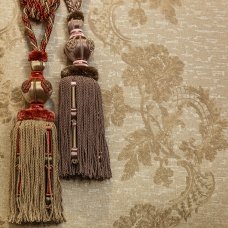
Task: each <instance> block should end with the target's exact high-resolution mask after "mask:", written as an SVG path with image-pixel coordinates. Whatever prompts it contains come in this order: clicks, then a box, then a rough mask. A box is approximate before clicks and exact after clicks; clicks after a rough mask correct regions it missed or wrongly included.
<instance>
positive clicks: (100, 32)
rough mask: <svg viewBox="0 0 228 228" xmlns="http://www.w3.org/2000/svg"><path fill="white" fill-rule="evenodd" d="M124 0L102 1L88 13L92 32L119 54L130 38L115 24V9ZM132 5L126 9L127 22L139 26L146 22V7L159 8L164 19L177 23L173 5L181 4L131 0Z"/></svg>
mask: <svg viewBox="0 0 228 228" xmlns="http://www.w3.org/2000/svg"><path fill="white" fill-rule="evenodd" d="M125 3H126V4H129V1H124V0H106V1H102V6H101V7H99V8H98V7H97V8H94V9H93V10H92V11H91V12H90V14H89V19H88V22H89V25H90V27H91V30H92V31H93V33H94V34H95V35H96V36H97V37H98V38H99V39H100V40H101V41H102V42H103V43H104V44H105V45H108V46H110V48H111V50H112V51H113V52H115V53H119V54H121V51H122V49H124V48H126V47H130V46H131V39H130V38H129V37H126V36H125V35H123V34H122V33H121V32H120V30H119V29H118V27H117V26H116V24H115V22H116V15H115V11H116V10H117V8H118V7H120V6H121V5H123V4H125ZM132 3H133V6H132V8H131V9H130V10H129V11H128V17H129V22H130V24H131V25H132V26H141V25H143V24H145V23H146V22H147V16H146V13H145V9H146V8H148V7H149V8H151V9H160V11H161V13H162V14H164V15H165V19H166V20H168V21H169V22H170V23H173V24H177V23H178V20H177V18H176V12H175V7H178V6H179V7H180V6H181V0H132Z"/></svg>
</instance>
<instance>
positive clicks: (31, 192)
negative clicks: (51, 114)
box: [9, 120, 64, 224]
mask: <svg viewBox="0 0 228 228" xmlns="http://www.w3.org/2000/svg"><path fill="white" fill-rule="evenodd" d="M47 127H49V128H50V129H51V132H52V134H51V140H50V142H51V144H50V146H51V148H52V157H53V158H52V165H53V173H52V180H51V182H52V184H51V185H52V192H53V198H52V200H51V203H50V205H49V208H47V205H46V195H45V193H46V178H45V175H46V174H45V164H46V163H45V150H46V149H47ZM56 145H57V135H56V127H55V125H54V123H51V122H46V121H41V120H39V121H37V120H24V121H18V122H17V123H16V125H15V127H14V129H13V131H12V150H11V151H12V152H11V153H12V154H11V176H10V217H9V222H11V223H17V224H21V223H34V222H37V223H40V222H52V223H53V222H54V223H60V222H62V221H64V217H63V214H62V211H63V209H62V206H61V201H62V199H61V186H60V182H59V177H58V160H59V155H58V150H57V147H56ZM18 150H19V151H18ZM18 153H19V156H18ZM46 162H47V161H46ZM19 176H20V178H19Z"/></svg>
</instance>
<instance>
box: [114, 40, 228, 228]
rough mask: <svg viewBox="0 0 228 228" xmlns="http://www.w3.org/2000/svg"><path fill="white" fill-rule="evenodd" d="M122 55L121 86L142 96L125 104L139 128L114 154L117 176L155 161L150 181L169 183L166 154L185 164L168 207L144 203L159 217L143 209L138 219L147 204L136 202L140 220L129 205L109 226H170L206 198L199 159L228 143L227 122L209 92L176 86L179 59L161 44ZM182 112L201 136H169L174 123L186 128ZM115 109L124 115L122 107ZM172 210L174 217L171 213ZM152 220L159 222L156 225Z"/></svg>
mask: <svg viewBox="0 0 228 228" xmlns="http://www.w3.org/2000/svg"><path fill="white" fill-rule="evenodd" d="M122 59H123V61H124V62H125V63H127V67H126V69H125V70H124V71H123V74H122V78H123V82H124V85H125V86H130V87H136V88H137V90H138V94H139V96H140V97H141V101H140V104H139V107H138V108H135V107H134V108H133V107H131V106H128V107H129V108H128V109H129V110H131V111H132V112H136V113H139V114H140V115H141V118H142V122H143V123H144V128H141V129H137V130H136V131H134V132H131V133H129V135H128V136H127V137H126V142H127V144H126V146H125V147H124V148H123V150H122V151H121V153H120V154H119V157H118V159H119V161H126V163H125V166H124V170H123V175H122V181H127V180H129V179H130V178H133V177H134V176H135V175H136V173H137V172H140V170H139V167H140V165H139V164H140V163H141V164H142V165H143V166H152V164H153V166H155V163H156V162H158V163H159V167H158V168H157V170H156V172H155V174H154V179H153V180H154V184H157V185H163V186H164V187H170V186H171V185H172V183H173V180H172V177H173V174H174V171H173V170H172V169H171V168H170V167H169V160H170V159H175V160H176V162H177V165H179V166H182V167H183V168H185V169H186V171H187V173H188V178H187V179H186V190H185V191H184V192H183V193H181V195H180V197H179V198H177V199H176V200H173V201H172V203H171V206H170V207H166V208H165V209H164V210H159V209H156V210H155V209H154V207H153V206H152V205H149V208H150V209H148V210H149V211H150V210H153V211H154V210H155V211H156V213H157V214H158V215H156V216H158V217H156V216H155V217H150V216H151V215H150V212H148V214H147V217H146V218H143V217H144V214H145V212H144V209H143V208H144V207H146V205H143V206H142V205H141V206H140V205H136V206H135V208H137V207H139V208H141V209H140V212H137V213H139V214H140V218H139V219H138V220H139V221H138V220H137V219H135V218H132V215H131V214H132V213H133V211H134V210H135V209H132V211H131V212H130V217H121V218H120V219H119V220H117V221H116V222H115V223H114V227H133V226H136V227H171V226H173V225H174V224H176V225H177V224H178V223H179V222H180V221H181V219H187V218H188V217H189V216H190V215H191V213H192V211H194V210H196V209H197V208H198V207H199V206H200V205H201V204H202V203H204V202H205V201H207V200H208V199H209V198H210V196H211V194H212V192H213V190H214V177H213V174H212V173H207V174H202V173H201V171H200V168H199V167H200V165H201V163H202V161H203V160H209V161H213V160H214V159H215V156H216V154H217V153H218V152H219V151H222V150H224V149H226V148H227V147H228V143H227V141H226V139H225V136H224V130H225V128H226V127H227V121H225V120H224V119H223V118H222V117H221V113H220V112H219V109H218V108H217V107H216V104H215V103H214V101H212V100H211V99H210V97H209V93H208V91H205V90H204V89H202V88H199V89H196V88H194V87H191V86H185V87H182V86H181V84H182V79H183V78H182V73H183V69H184V64H183V62H182V61H181V60H180V59H179V58H178V57H177V56H170V54H169V52H168V50H167V49H166V48H165V47H164V46H162V45H155V44H151V45H149V46H146V47H143V48H142V47H134V48H131V49H129V51H128V52H126V53H123V54H122ZM119 90H121V89H120V88H119ZM121 91H122V90H121ZM119 102H123V103H122V104H119V106H120V107H125V106H126V104H124V100H123V98H122V99H119ZM122 110H123V111H122ZM186 111H188V112H192V113H194V116H196V117H197V118H198V120H199V122H198V127H197V128H196V129H198V134H199V135H201V137H200V139H201V140H200V141H199V140H198V141H197V140H196V139H195V133H194V134H192V133H188V134H187V136H186V137H185V139H183V140H182V139H181V137H180V139H179V140H178V141H179V142H176V141H175V140H174V139H173V138H172V135H173V134H175V132H176V130H177V129H178V126H179V127H180V129H181V132H183V133H182V134H184V132H188V126H187V125H188V119H187V120H186V118H185V117H184V115H185V112H186ZM119 112H120V114H119V115H121V113H122V116H123V117H125V115H123V114H124V109H120V110H119ZM121 120H122V121H123V119H121ZM197 138H199V136H198V135H197ZM153 159H154V161H155V162H153V161H152V160H153ZM201 188H202V189H201ZM203 191H204V194H203V197H202V196H201V194H202V192H203ZM183 196H185V197H183ZM147 206H148V205H147ZM168 212H169V213H168ZM153 213H154V212H153ZM176 213H177V214H178V216H174V215H173V214H176ZM164 215H165V216H166V217H165V218H164ZM170 216H171V217H170ZM154 219H155V220H156V222H158V223H156V224H155V223H154V222H155V221H154ZM133 221H135V222H133ZM147 223H148V224H147ZM143 224H144V225H143Z"/></svg>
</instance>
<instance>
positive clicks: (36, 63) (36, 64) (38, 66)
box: [31, 60, 45, 71]
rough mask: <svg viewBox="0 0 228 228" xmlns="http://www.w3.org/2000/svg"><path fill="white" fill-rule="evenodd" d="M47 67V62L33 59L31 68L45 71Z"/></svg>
mask: <svg viewBox="0 0 228 228" xmlns="http://www.w3.org/2000/svg"><path fill="white" fill-rule="evenodd" d="M44 68H45V63H44V62H43V61H38V60H34V61H31V69H32V70H33V71H43V70H44Z"/></svg>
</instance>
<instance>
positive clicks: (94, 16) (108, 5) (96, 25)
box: [88, 0, 131, 53]
mask: <svg viewBox="0 0 228 228" xmlns="http://www.w3.org/2000/svg"><path fill="white" fill-rule="evenodd" d="M102 2H103V5H102V7H100V8H94V9H93V10H92V11H91V12H90V13H89V19H88V22H89V25H90V27H91V29H92V31H93V33H94V34H95V35H96V36H97V37H98V38H99V39H100V40H101V41H102V42H103V43H104V44H105V45H108V46H110V48H111V50H112V51H113V52H115V53H121V49H122V48H124V47H127V46H129V45H130V41H131V40H130V39H129V38H128V37H126V36H124V35H123V34H121V32H120V31H119V29H118V28H117V27H116V25H115V19H116V16H115V10H116V8H117V7H119V6H121V5H123V3H124V1H123V0H107V1H102Z"/></svg>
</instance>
